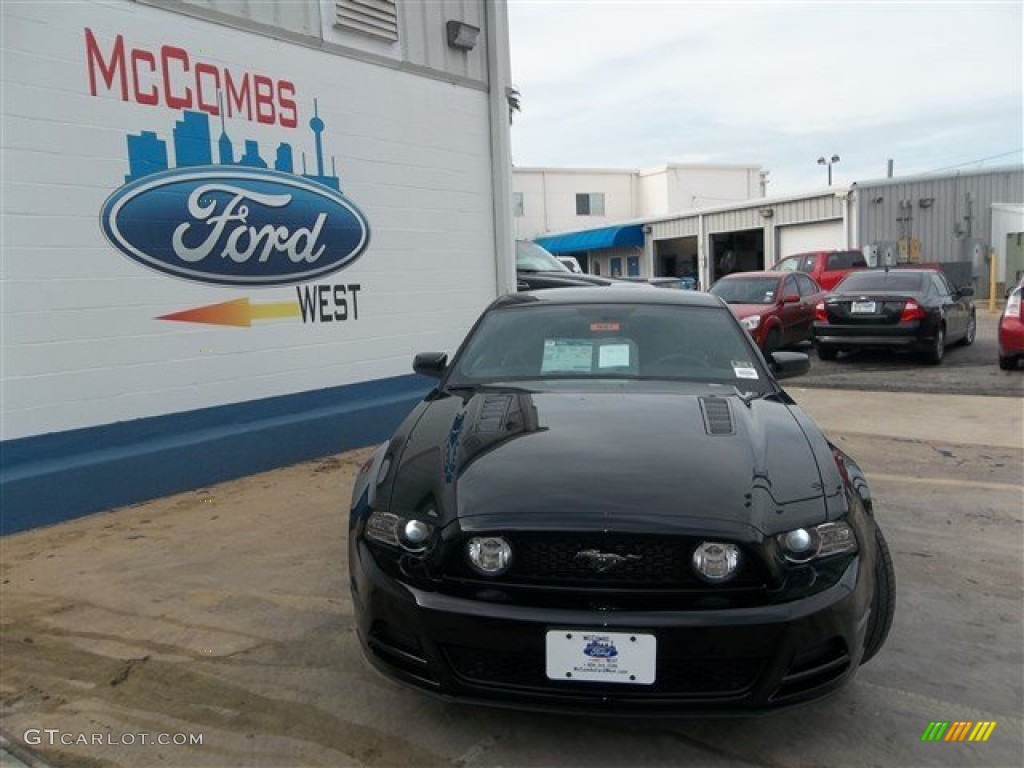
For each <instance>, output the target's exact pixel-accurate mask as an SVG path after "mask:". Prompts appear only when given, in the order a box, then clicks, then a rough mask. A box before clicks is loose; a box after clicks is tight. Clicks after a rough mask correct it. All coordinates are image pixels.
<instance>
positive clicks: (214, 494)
mask: <svg viewBox="0 0 1024 768" xmlns="http://www.w3.org/2000/svg"><path fill="white" fill-rule="evenodd" d="M792 391H793V394H794V396H795V397H796V398H797V399H798V400H799V401H800V402H801V403H803V404H805V407H808V410H810V411H811V413H812V415H813V416H815V418H817V419H818V421H819V423H820V424H822V426H823V428H825V429H826V432H829V433H830V435H831V436H832V437H833V439H835V440H837V441H838V442H839V444H840V445H841V446H842V447H843V448H844V449H847V450H848V451H849V452H850V453H851V455H853V456H855V457H857V458H858V459H859V460H860V461H861V463H862V465H863V466H864V468H865V470H866V471H867V472H868V477H869V480H871V482H872V487H873V490H874V493H875V495H876V498H878V499H879V510H880V512H879V516H880V519H881V520H882V524H883V527H884V528H885V530H886V531H887V534H888V536H889V540H890V544H891V546H892V548H893V553H894V558H895V560H896V567H897V578H898V601H899V605H898V611H897V620H896V625H895V627H894V630H893V635H892V636H891V638H890V641H889V644H888V645H887V646H886V648H885V649H883V651H882V653H881V654H880V656H879V657H878V659H876V660H875V661H873V662H872V663H871V664H869V665H867V666H866V667H864V668H863V669H862V670H861V671H860V672H859V674H858V676H857V678H856V679H855V680H854V682H853V683H852V684H851V685H850V686H847V688H846V689H844V690H843V691H842V692H840V693H839V694H837V695H836V696H834V697H832V698H830V699H828V700H826V701H824V702H820V703H818V704H815V705H813V706H812V707H806V708H803V709H799V710H794V711H791V712H788V713H783V714H779V715H772V716H770V717H767V718H759V719H755V720H743V721H728V722H721V721H717V722H716V721H711V722H693V721H691V722H680V723H673V722H668V723H659V724H642V723H640V724H638V723H617V722H598V721H592V720H589V719H579V718H551V717H544V716H537V715H531V714H524V713H516V712H503V711H500V710H485V709H478V708H471V707H460V706H455V705H448V704H443V703H440V702H437V701H434V700H433V699H430V698H428V697H425V696H423V695H421V694H419V693H417V692H413V691H408V690H405V689H402V688H400V687H398V686H396V685H394V684H392V683H391V682H388V681H386V680H384V679H383V678H381V677H379V676H378V675H377V674H376V673H374V672H373V671H371V670H370V669H369V667H368V666H367V665H366V664H365V663H364V661H363V659H362V658H361V654H360V650H359V645H358V642H357V640H356V637H355V635H354V629H353V617H352V609H351V605H350V599H349V590H348V584H347V575H346V573H347V566H346V556H345V553H346V550H345V542H346V530H345V528H346V522H347V520H346V504H347V500H348V488H349V487H350V486H351V483H352V480H353V478H354V476H355V474H356V472H357V471H358V468H359V466H360V464H361V463H362V461H363V460H364V458H365V457H366V456H368V455H369V453H370V451H369V450H363V451H355V452H352V453H348V454H344V455H340V456H335V457H329V458H326V459H323V460H320V461H315V462H307V463H304V464H300V465H297V466H294V467H289V468H286V469H281V470H277V471H273V472H267V473H264V474H261V475H256V476H252V477H248V478H245V479H242V480H239V481H235V482H231V483H226V484H223V485H219V486H216V487H212V488H208V489H203V490H199V491H195V492H191V493H185V494H180V495H178V496H174V497H170V498H166V499H160V500H157V501H153V502H149V503H146V504H141V505H137V506H134V507H128V508H124V509H119V510H115V511H111V512H108V513H103V514H99V515H93V516H90V517H87V518H83V519H80V520H76V521H71V522H68V523H64V524H61V525H58V526H53V527H50V528H46V529H40V530H36V531H28V532H25V533H21V534H16V535H13V536H8V537H6V538H4V539H0V546H2V592H0V594H2V621H3V644H2V658H0V706H2V710H0V712H2V715H3V725H2V730H3V732H4V734H5V735H6V736H7V737H8V739H9V740H10V742H11V744H12V746H13V747H15V748H17V751H16V754H18V756H20V757H22V759H25V760H26V762H28V761H29V760H31V759H32V757H33V756H35V755H38V756H41V757H42V758H43V759H45V760H46V761H47V762H48V763H49V764H51V765H55V766H87V767H92V766H153V765H174V766H189V768H199V767H201V766H293V765H295V766H298V765H302V766H433V765H450V766H456V767H457V768H475V767H478V766H479V767H480V768H483V767H484V766H518V765H524V766H525V765H529V766H555V765H558V766H563V765H566V766H568V765H572V766H581V767H582V766H626V765H641V764H642V765H664V766H669V765H681V764H689V765H711V766H750V765H756V766H783V765H785V766H811V765H822V766H824V765H827V766H835V765H893V766H896V765H899V766H907V765H948V766H963V765H985V766H1003V765H1006V766H1019V765H1020V764H1022V759H1024V746H1022V743H1021V728H1022V721H1021V713H1022V701H1024V693H1022V687H1024V686H1022V681H1021V669H1022V663H1024V659H1022V647H1021V644H1022V625H1021V612H1020V606H1021V600H1022V595H1024V590H1022V566H1024V555H1022V543H1024V534H1022V531H1024V511H1022V508H1021V502H1022V499H1021V479H1022V478H1021V474H1022V467H1024V452H1022V448H1021V446H1020V439H1019V438H1018V437H1017V436H1019V435H1021V402H1020V401H1019V400H1017V399H1013V398H992V397H985V398H966V399H965V398H959V397H957V396H947V397H948V398H949V399H948V400H936V399H935V398H938V397H941V396H935V395H919V396H911V395H907V396H905V398H907V399H906V401H904V402H902V405H898V406H894V407H893V408H891V409H890V410H889V411H887V412H882V413H877V414H874V413H873V412H870V411H869V413H867V414H864V415H861V416H857V413H858V411H857V409H856V408H849V409H847V410H846V411H845V412H844V413H838V412H833V411H835V410H836V406H835V403H834V398H835V397H836V396H837V395H838V393H829V392H827V391H818V390H809V391H804V390H792ZM850 397H853V395H849V394H847V395H844V398H850ZM929 398H931V399H929ZM845 402H848V403H849V402H851V401H849V400H848V399H847V400H846V401H845ZM865 402H868V400H865ZM935 403H941V404H942V410H943V413H942V414H941V418H940V417H939V416H938V415H937V416H936V418H935V419H932V420H931V424H924V423H921V424H920V431H921V432H922V434H921V435H920V436H918V437H915V436H914V434H908V431H910V432H912V430H910V427H909V426H908V425H909V424H911V423H919V422H923V421H924V420H925V419H924V418H923V416H922V413H927V410H928V408H933V407H934V404H935ZM811 406H814V407H811ZM915 409H917V410H915ZM861 413H864V412H863V411H861ZM901 417H902V418H904V419H905V420H906V423H901V422H900V419H901ZM943 420H948V423H950V424H954V425H957V428H956V430H955V432H956V434H957V435H958V436H959V438H960V439H959V441H954V440H944V439H941V437H940V436H941V429H939V433H938V434H936V435H928V434H926V433H927V430H928V429H935V424H940V425H941V423H942V421H943ZM830 424H831V425H833V426H834V427H835V431H830V430H829V425H830ZM957 719H970V720H983V719H984V720H996V721H998V722H999V725H998V727H997V728H996V730H995V732H994V734H993V736H992V739H991V741H990V743H988V744H971V745H948V744H947V745H932V744H921V742H920V736H921V733H922V731H923V730H924V728H925V727H926V726H927V724H928V722H929V721H930V720H957ZM47 729H50V730H51V731H53V733H52V734H48V733H46V730H47ZM27 732H28V735H29V737H30V738H29V739H26V733H27ZM161 734H166V735H168V736H169V737H170V738H186V739H187V738H195V737H196V736H197V735H198V736H199V737H201V739H202V744H193V745H191V746H186V745H180V744H174V743H171V744H157V743H154V742H155V741H156V740H157V739H158V738H159V737H160V735H161ZM143 735H144V736H145V741H146V742H147V743H142V740H143ZM83 736H84V737H85V738H86V741H87V742H88V743H86V744H82V743H81V742H80V741H76V740H79V739H80V738H81V737H83ZM129 737H130V739H131V741H132V742H133V743H126V742H127V741H128V739H129ZM97 738H98V739H99V742H100V743H95V740H96V739H97ZM31 739H38V740H36V741H34V742H33V741H32V740H31ZM48 739H52V740H53V743H50V742H49V741H48ZM62 739H64V742H63V743H62V741H61V740H62ZM68 740H71V741H72V742H73V743H67V742H68Z"/></svg>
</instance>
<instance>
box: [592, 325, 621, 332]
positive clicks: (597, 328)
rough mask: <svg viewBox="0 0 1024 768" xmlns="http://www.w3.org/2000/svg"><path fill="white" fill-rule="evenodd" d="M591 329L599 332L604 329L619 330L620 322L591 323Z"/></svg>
mask: <svg viewBox="0 0 1024 768" xmlns="http://www.w3.org/2000/svg"><path fill="white" fill-rule="evenodd" d="M590 330H591V331H593V332H594V333H598V332H602V331H618V330H619V324H618V323H591V324H590Z"/></svg>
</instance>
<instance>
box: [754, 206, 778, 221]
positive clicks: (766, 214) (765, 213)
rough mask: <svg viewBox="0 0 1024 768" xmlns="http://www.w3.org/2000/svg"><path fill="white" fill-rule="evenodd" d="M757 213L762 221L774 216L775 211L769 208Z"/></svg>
mask: <svg viewBox="0 0 1024 768" xmlns="http://www.w3.org/2000/svg"><path fill="white" fill-rule="evenodd" d="M758 213H760V214H761V218H762V219H770V218H771V217H772V216H774V215H775V211H773V210H772V209H771V208H762V209H760V210H759V211H758Z"/></svg>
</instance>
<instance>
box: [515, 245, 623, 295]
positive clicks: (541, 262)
mask: <svg viewBox="0 0 1024 768" xmlns="http://www.w3.org/2000/svg"><path fill="white" fill-rule="evenodd" d="M577 266H578V265H577ZM613 282H615V280H613V279H610V278H607V277H600V276H598V275H584V274H576V273H574V272H570V271H569V268H568V267H567V266H565V264H563V263H562V262H561V261H559V260H558V259H557V258H556V257H555V256H554V255H553V254H552V253H551V252H550V251H548V250H547V249H546V248H543V247H542V246H539V245H537V244H536V243H532V242H530V241H529V240H516V288H517V290H520V291H536V290H540V289H542V288H573V287H579V286H585V285H611V284H612V283H613Z"/></svg>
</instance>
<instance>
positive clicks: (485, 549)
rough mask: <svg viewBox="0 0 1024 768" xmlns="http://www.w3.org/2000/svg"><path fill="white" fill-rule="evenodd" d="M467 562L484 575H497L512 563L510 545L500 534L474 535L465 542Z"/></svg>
mask: <svg viewBox="0 0 1024 768" xmlns="http://www.w3.org/2000/svg"><path fill="white" fill-rule="evenodd" d="M466 556H467V557H468V558H469V564H470V565H472V566H473V568H474V569H475V570H476V571H477V572H479V573H481V574H483V575H484V576H499V575H501V574H503V573H504V572H505V571H507V570H508V567H509V566H510V565H511V564H512V547H511V545H510V544H509V543H508V542H507V541H505V540H504V539H503V538H501V537H500V536H474V537H473V538H471V539H470V540H469V541H468V542H467V543H466Z"/></svg>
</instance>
